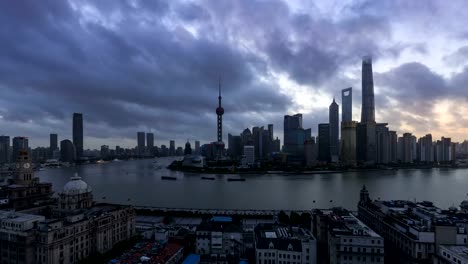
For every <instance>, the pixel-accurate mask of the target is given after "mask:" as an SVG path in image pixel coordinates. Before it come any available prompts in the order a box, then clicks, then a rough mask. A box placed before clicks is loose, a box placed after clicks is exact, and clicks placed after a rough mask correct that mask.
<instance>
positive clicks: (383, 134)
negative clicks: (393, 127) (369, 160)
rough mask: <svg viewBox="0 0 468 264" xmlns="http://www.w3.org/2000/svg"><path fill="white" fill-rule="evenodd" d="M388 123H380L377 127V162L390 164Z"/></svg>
mask: <svg viewBox="0 0 468 264" xmlns="http://www.w3.org/2000/svg"><path fill="white" fill-rule="evenodd" d="M387 125H388V124H387V123H379V124H377V125H376V127H375V133H376V135H375V140H376V153H377V157H376V162H377V163H379V164H388V163H389V162H390V134H389V131H388V127H387Z"/></svg>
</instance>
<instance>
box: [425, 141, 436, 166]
mask: <svg viewBox="0 0 468 264" xmlns="http://www.w3.org/2000/svg"><path fill="white" fill-rule="evenodd" d="M425 139H426V140H425V144H426V146H425V155H424V156H425V158H426V161H427V162H434V148H433V147H432V135H431V134H427V135H426V136H425Z"/></svg>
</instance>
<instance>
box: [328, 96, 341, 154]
mask: <svg viewBox="0 0 468 264" xmlns="http://www.w3.org/2000/svg"><path fill="white" fill-rule="evenodd" d="M339 109H340V107H339V106H338V104H337V103H336V102H335V98H333V102H332V103H331V105H330V107H329V109H328V110H329V112H328V122H329V125H330V157H331V161H333V162H337V161H338V142H339V139H338V137H339V129H340V128H339V122H340V120H339V119H340V114H339V111H340V110H339Z"/></svg>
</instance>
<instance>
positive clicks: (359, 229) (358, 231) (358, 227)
mask: <svg viewBox="0 0 468 264" xmlns="http://www.w3.org/2000/svg"><path fill="white" fill-rule="evenodd" d="M330 217H331V218H332V223H331V230H330V232H331V234H332V235H336V236H340V235H348V236H367V237H376V238H378V237H380V235H378V234H377V233H376V232H374V230H372V229H370V228H369V227H368V226H367V225H365V224H364V223H363V222H361V221H360V220H359V219H357V218H356V217H355V216H354V215H352V214H351V213H350V214H348V215H345V216H337V215H330Z"/></svg>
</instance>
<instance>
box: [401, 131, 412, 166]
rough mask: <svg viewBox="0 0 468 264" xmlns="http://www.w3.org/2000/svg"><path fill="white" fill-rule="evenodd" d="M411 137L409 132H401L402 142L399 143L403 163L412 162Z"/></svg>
mask: <svg viewBox="0 0 468 264" xmlns="http://www.w3.org/2000/svg"><path fill="white" fill-rule="evenodd" d="M412 137H413V135H411V133H404V134H403V143H402V144H401V146H402V148H403V150H402V162H403V163H412V162H413V147H412V144H411V143H412Z"/></svg>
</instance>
